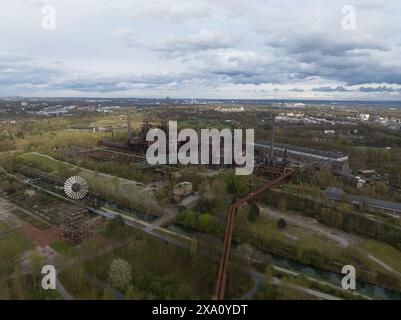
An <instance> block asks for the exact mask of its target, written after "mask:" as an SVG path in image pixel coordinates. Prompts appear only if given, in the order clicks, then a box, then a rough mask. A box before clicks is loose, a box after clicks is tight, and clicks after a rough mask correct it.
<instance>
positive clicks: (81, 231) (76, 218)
mask: <svg viewBox="0 0 401 320" xmlns="http://www.w3.org/2000/svg"><path fill="white" fill-rule="evenodd" d="M59 219H60V220H59V222H60V233H61V239H62V240H64V241H65V242H67V243H68V244H70V245H71V246H77V245H79V244H81V243H82V241H83V240H85V239H86V238H88V237H89V236H90V235H91V234H92V225H91V223H90V221H89V213H88V210H87V209H81V208H80V209H77V210H76V211H71V212H64V213H61V214H60V216H59Z"/></svg>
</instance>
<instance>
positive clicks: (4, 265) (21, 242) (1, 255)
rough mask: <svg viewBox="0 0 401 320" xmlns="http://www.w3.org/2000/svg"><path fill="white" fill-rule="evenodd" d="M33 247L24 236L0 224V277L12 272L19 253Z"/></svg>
mask: <svg viewBox="0 0 401 320" xmlns="http://www.w3.org/2000/svg"><path fill="white" fill-rule="evenodd" d="M33 247H34V244H33V243H32V242H31V241H29V240H28V239H26V238H25V237H24V236H22V235H20V234H18V233H16V232H14V231H12V230H9V229H8V228H7V227H6V226H5V225H3V224H0V277H1V276H5V275H7V274H9V273H10V272H12V271H13V268H14V265H15V261H16V260H17V259H18V257H19V255H20V254H21V253H23V252H24V251H26V250H29V249H32V248H33Z"/></svg>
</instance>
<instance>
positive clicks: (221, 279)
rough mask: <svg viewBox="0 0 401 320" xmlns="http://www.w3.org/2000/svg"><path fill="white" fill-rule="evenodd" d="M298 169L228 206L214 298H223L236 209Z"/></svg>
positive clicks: (295, 172) (278, 183) (292, 174)
mask: <svg viewBox="0 0 401 320" xmlns="http://www.w3.org/2000/svg"><path fill="white" fill-rule="evenodd" d="M298 171H299V170H298V169H296V170H291V171H289V172H287V173H285V174H282V175H281V176H279V177H278V178H276V179H275V180H273V181H271V182H269V183H267V184H265V185H264V186H262V187H260V188H259V189H257V190H256V191H254V192H251V193H250V194H248V195H247V196H245V197H244V198H242V199H239V200H238V201H236V202H235V203H233V204H232V205H231V206H230V209H229V211H228V219H227V227H226V233H225V235H224V248H223V255H222V257H221V260H220V267H219V271H218V274H217V283H216V290H215V293H214V297H213V298H214V299H216V300H223V299H224V294H225V289H226V280H227V268H228V262H229V258H230V252H231V243H232V237H233V231H234V222H235V214H236V212H237V209H238V208H239V207H241V206H242V205H243V204H244V203H245V202H248V201H250V200H252V199H254V198H255V197H256V196H258V195H259V194H261V193H263V192H265V191H267V190H270V189H271V188H273V187H275V186H277V185H280V184H281V183H283V182H284V181H285V180H286V179H287V178H290V177H293V176H295V175H296V174H297V173H298Z"/></svg>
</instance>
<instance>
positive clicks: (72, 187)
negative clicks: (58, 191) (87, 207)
mask: <svg viewBox="0 0 401 320" xmlns="http://www.w3.org/2000/svg"><path fill="white" fill-rule="evenodd" d="M88 190H89V187H88V182H87V181H86V179H85V178H82V177H79V176H74V177H71V178H68V179H67V181H66V182H65V183H64V192H65V194H66V195H67V196H68V197H69V198H71V199H74V200H81V199H83V198H85V196H86V195H87V194H88Z"/></svg>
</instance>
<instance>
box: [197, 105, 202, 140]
mask: <svg viewBox="0 0 401 320" xmlns="http://www.w3.org/2000/svg"><path fill="white" fill-rule="evenodd" d="M196 133H197V134H198V137H200V133H201V132H200V119H199V108H197V109H196Z"/></svg>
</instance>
